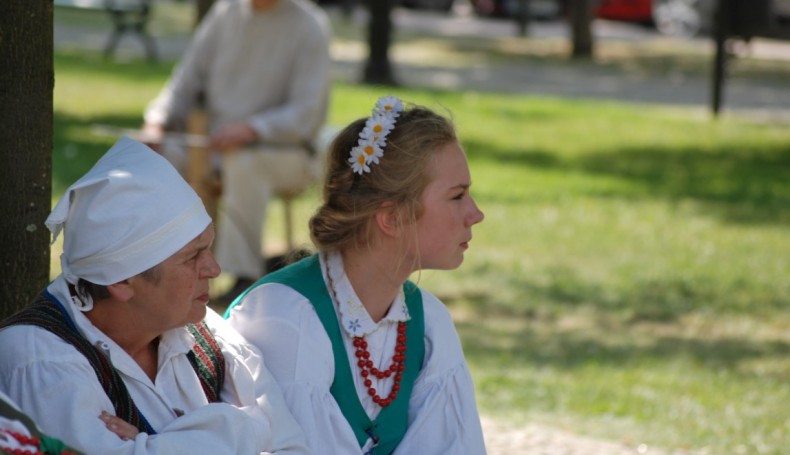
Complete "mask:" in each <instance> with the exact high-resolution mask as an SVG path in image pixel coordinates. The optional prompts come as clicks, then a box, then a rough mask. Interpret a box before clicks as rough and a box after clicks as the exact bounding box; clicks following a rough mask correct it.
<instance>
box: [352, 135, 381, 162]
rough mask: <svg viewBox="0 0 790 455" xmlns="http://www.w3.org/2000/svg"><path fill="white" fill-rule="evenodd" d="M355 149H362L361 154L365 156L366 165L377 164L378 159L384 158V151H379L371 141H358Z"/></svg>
mask: <svg viewBox="0 0 790 455" xmlns="http://www.w3.org/2000/svg"><path fill="white" fill-rule="evenodd" d="M357 147H361V148H362V152H363V153H364V154H365V162H366V163H368V164H370V163H376V164H378V163H379V158H381V157H382V156H384V150H382V149H381V146H379V144H378V143H376V142H375V141H373V140H371V139H360V140H359V145H358V146H357Z"/></svg>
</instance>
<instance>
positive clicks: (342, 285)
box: [321, 253, 411, 337]
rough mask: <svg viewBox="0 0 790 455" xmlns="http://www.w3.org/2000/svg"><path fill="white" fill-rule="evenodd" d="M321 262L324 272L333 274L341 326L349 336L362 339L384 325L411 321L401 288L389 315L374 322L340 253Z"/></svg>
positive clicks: (333, 254)
mask: <svg viewBox="0 0 790 455" xmlns="http://www.w3.org/2000/svg"><path fill="white" fill-rule="evenodd" d="M321 260H322V261H324V262H325V265H326V267H325V268H324V270H325V271H326V273H329V274H331V277H332V280H331V282H332V283H333V284H334V287H335V294H336V295H337V300H338V302H337V305H338V314H339V316H340V318H339V319H340V325H341V326H342V327H343V330H344V331H345V332H346V334H348V335H349V336H351V337H362V336H365V335H368V334H370V333H372V332H375V331H376V330H377V329H378V328H379V327H380V326H381V325H382V324H385V323H395V324H397V323H398V322H402V321H408V320H409V319H411V315H410V314H409V309H408V308H407V307H406V299H405V296H404V295H403V288H401V290H400V291H399V292H398V296H397V297H395V301H393V302H392V306H391V307H390V310H389V311H388V312H387V315H386V316H384V318H383V319H382V320H381V321H379V322H378V323H376V322H374V321H373V319H372V318H371V317H370V314H368V312H367V310H366V309H365V307H364V306H363V305H362V302H361V301H360V300H359V297H357V294H356V293H355V292H354V288H353V287H352V286H351V282H350V281H348V277H347V276H346V273H345V271H344V269H343V257H342V256H341V255H340V254H339V253H330V254H328V255H322V256H321ZM330 294H331V290H330Z"/></svg>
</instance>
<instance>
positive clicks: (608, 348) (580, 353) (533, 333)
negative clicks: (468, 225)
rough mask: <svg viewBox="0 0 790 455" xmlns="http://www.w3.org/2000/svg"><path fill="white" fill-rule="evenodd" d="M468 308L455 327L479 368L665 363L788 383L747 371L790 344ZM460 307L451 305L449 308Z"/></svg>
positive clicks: (786, 373) (789, 350)
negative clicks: (576, 322) (682, 363)
mask: <svg viewBox="0 0 790 455" xmlns="http://www.w3.org/2000/svg"><path fill="white" fill-rule="evenodd" d="M467 303H469V308H476V309H477V311H474V310H472V312H473V314H472V315H471V316H469V315H467V317H464V318H461V319H460V320H459V321H457V322H456V327H457V328H458V331H459V334H460V336H461V337H462V339H463V341H464V350H465V352H466V354H467V356H468V357H470V358H473V359H474V362H475V364H477V365H478V366H479V367H481V368H489V367H490V368H492V369H501V368H502V367H503V365H508V364H513V363H518V364H529V365H530V366H531V367H534V368H540V367H543V366H550V367H554V368H563V369H569V370H572V369H575V368H581V367H585V366H589V365H591V364H595V365H602V366H615V367H623V366H626V365H636V364H655V363H665V362H666V361H667V359H672V358H676V359H683V360H685V361H690V362H691V363H693V364H696V365H700V366H702V367H704V368H706V369H711V370H726V371H730V372H733V373H734V374H738V375H743V376H761V377H774V376H775V377H776V379H782V380H788V379H790V370H788V369H787V368H785V369H778V370H772V371H759V370H755V369H754V368H752V367H750V366H749V365H746V363H750V364H753V363H759V362H761V361H768V362H770V361H773V360H776V361H784V359H787V357H788V355H790V343H787V342H785V341H779V340H760V339H758V338H753V337H750V338H747V337H737V336H718V337H711V336H710V335H699V336H693V335H692V336H685V335H684V336H679V335H676V334H664V333H661V331H650V330H649V329H641V330H640V329H637V328H636V327H635V326H633V325H628V324H622V325H618V324H617V323H611V322H610V323H605V322H590V321H586V324H585V325H584V326H583V327H579V328H574V327H566V326H564V325H563V324H560V323H558V322H557V321H556V320H553V319H552V318H541V317H531V316H526V315H516V316H514V315H512V314H506V313H505V314H503V313H497V312H496V311H493V312H492V311H490V308H486V306H485V304H484V303H482V302H478V303H470V302H468V301H467V302H465V304H467ZM456 304H458V303H457V302H456V303H452V302H450V303H449V306H450V307H452V306H453V305H456ZM465 308H466V306H465ZM566 316H567V315H566ZM482 321H485V322H482Z"/></svg>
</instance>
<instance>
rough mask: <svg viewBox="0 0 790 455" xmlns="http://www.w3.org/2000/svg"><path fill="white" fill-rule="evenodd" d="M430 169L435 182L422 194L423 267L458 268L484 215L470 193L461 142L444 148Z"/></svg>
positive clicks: (420, 237) (420, 243)
mask: <svg viewBox="0 0 790 455" xmlns="http://www.w3.org/2000/svg"><path fill="white" fill-rule="evenodd" d="M430 166H431V169H430V171H429V172H430V175H432V176H433V180H432V181H431V182H430V183H429V184H428V186H427V187H426V188H425V191H424V192H423V194H422V205H423V213H422V216H420V218H419V219H418V220H417V224H416V231H417V247H418V255H419V256H418V257H419V261H420V262H419V267H420V268H421V269H445V270H447V269H455V268H457V267H458V266H460V265H461V263H462V262H463V260H464V251H466V249H467V248H469V241H470V240H471V239H472V226H473V225H475V224H477V223H479V222H481V221H483V212H481V211H480V209H478V208H477V204H475V201H474V199H472V196H471V194H469V187H470V186H471V184H472V179H471V176H470V175H469V165H468V164H467V162H466V156H465V155H464V152H463V150H461V147H460V145H458V143H456V142H451V143H449V144H447V145H444V146H442V147H440V148H439V150H438V151H437V152H436V154H435V156H434V159H433V160H432V161H431V164H430Z"/></svg>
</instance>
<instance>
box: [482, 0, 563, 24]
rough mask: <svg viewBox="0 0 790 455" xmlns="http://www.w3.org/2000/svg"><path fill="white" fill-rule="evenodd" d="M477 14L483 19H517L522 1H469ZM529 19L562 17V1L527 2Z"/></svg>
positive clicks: (530, 0)
mask: <svg viewBox="0 0 790 455" xmlns="http://www.w3.org/2000/svg"><path fill="white" fill-rule="evenodd" d="M469 1H470V3H471V4H472V9H473V10H474V12H475V14H477V15H478V16H481V17H516V15H517V14H518V11H519V7H520V5H519V2H520V1H522V0H469ZM526 2H527V5H528V8H529V17H531V18H533V19H541V20H547V19H555V18H557V17H559V16H560V11H561V7H560V0H526Z"/></svg>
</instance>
